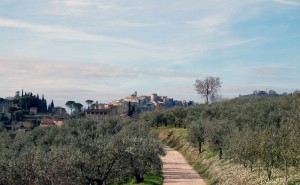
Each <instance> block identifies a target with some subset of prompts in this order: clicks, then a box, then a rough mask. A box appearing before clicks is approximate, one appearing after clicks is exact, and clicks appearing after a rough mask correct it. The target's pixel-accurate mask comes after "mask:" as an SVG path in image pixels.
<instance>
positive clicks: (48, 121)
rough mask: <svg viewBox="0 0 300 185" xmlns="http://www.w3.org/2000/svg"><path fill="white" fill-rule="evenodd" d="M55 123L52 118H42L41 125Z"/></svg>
mask: <svg viewBox="0 0 300 185" xmlns="http://www.w3.org/2000/svg"><path fill="white" fill-rule="evenodd" d="M54 124H55V123H54V122H53V121H52V120H51V119H42V120H41V125H54Z"/></svg>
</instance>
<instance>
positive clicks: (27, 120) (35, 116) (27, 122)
mask: <svg viewBox="0 0 300 185" xmlns="http://www.w3.org/2000/svg"><path fill="white" fill-rule="evenodd" d="M13 100H14V98H5V99H1V101H0V123H1V124H3V126H4V128H5V129H6V130H13V129H16V130H18V131H20V132H26V131H28V130H30V129H33V128H35V127H37V126H41V127H44V126H49V125H57V126H61V124H62V123H63V120H64V118H65V117H66V116H67V114H68V113H67V111H66V109H65V108H63V107H60V106H57V107H54V106H53V107H52V108H51V110H50V109H49V112H47V113H41V112H40V111H39V110H38V109H39V108H38V107H29V108H27V109H26V110H22V109H21V108H20V107H19V106H18V105H17V104H14V101H13ZM12 120H15V121H12Z"/></svg>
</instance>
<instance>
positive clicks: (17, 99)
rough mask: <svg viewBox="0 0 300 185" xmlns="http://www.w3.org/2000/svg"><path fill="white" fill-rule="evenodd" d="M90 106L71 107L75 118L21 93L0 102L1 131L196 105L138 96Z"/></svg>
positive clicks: (162, 97) (153, 95) (134, 114)
mask: <svg viewBox="0 0 300 185" xmlns="http://www.w3.org/2000/svg"><path fill="white" fill-rule="evenodd" d="M74 103H75V102H74ZM86 103H87V104H88V105H87V108H85V109H82V105H81V104H79V105H81V106H79V107H76V106H75V105H74V106H72V105H71V106H72V109H74V111H72V109H71V114H68V112H67V111H66V109H65V108H64V107H62V106H55V105H54V101H53V100H52V101H51V103H50V104H49V105H48V106H47V102H46V99H45V98H44V95H42V98H40V97H39V95H33V94H32V93H31V92H29V93H28V92H23V90H22V91H21V92H19V91H18V92H16V95H15V96H14V97H8V98H5V99H4V98H0V113H1V114H0V131H1V130H3V129H6V130H18V131H20V132H26V131H28V130H31V129H34V128H35V127H39V126H40V127H45V126H50V125H57V126H61V125H62V124H63V122H64V121H65V120H66V119H69V118H72V117H85V118H88V119H97V120H99V119H107V118H110V117H119V118H127V117H131V118H137V117H138V116H139V114H140V113H142V112H146V111H153V110H161V109H168V108H171V107H174V106H184V107H187V106H192V105H194V104H195V103H194V102H193V101H185V100H183V101H179V100H174V99H173V98H169V97H168V96H159V95H158V94H156V93H154V94H151V95H149V96H145V95H143V96H138V94H137V92H134V93H133V94H131V95H130V96H128V97H125V98H122V99H120V100H116V101H113V102H111V103H99V102H98V101H93V100H87V101H86ZM76 104H78V103H76Z"/></svg>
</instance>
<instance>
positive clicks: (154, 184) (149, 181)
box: [114, 173, 163, 185]
mask: <svg viewBox="0 0 300 185" xmlns="http://www.w3.org/2000/svg"><path fill="white" fill-rule="evenodd" d="M144 178H145V179H144V182H143V183H139V184H138V185H162V184H163V175H162V173H159V174H152V173H146V174H145V175H144ZM121 184H122V185H133V184H137V183H136V182H135V180H134V179H131V180H129V181H127V182H122V183H116V184H114V185H121Z"/></svg>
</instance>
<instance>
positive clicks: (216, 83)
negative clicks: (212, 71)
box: [194, 76, 222, 104]
mask: <svg viewBox="0 0 300 185" xmlns="http://www.w3.org/2000/svg"><path fill="white" fill-rule="evenodd" d="M221 84H222V82H221V80H220V78H219V77H212V76H208V77H206V78H205V79H204V80H199V79H197V80H196V82H195V84H194V86H195V90H196V91H197V93H198V94H200V96H201V97H202V98H205V103H206V104H208V103H209V102H211V103H213V102H216V101H217V100H218V92H219V91H220V89H221Z"/></svg>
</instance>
